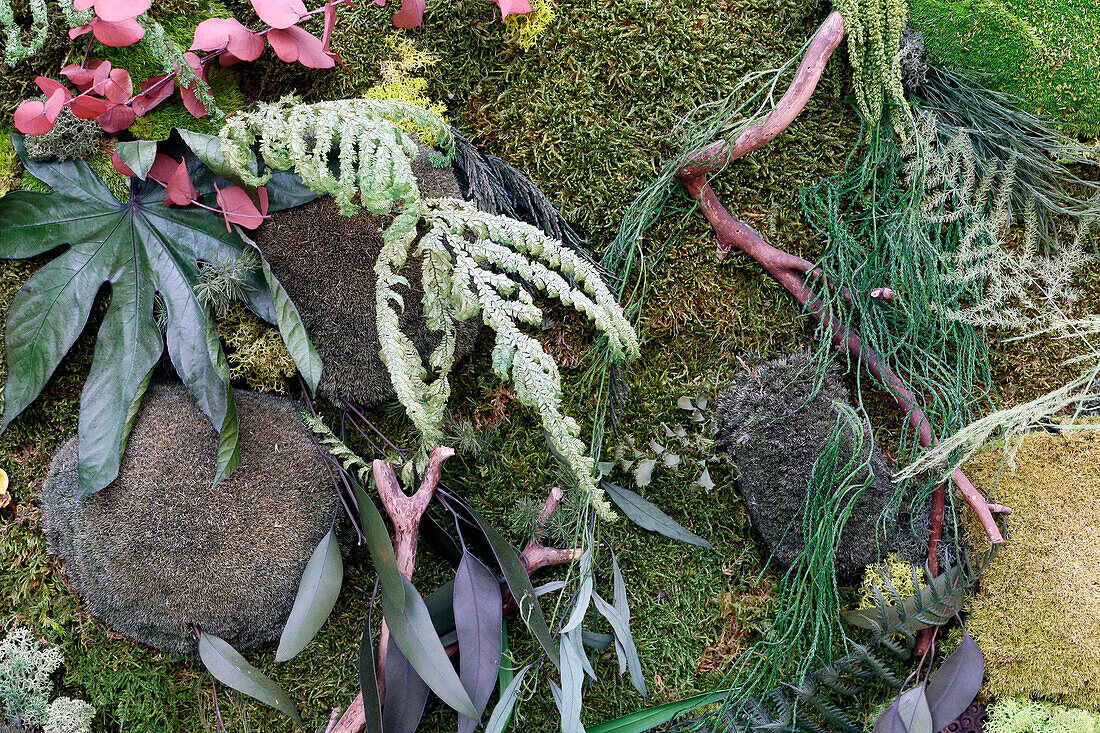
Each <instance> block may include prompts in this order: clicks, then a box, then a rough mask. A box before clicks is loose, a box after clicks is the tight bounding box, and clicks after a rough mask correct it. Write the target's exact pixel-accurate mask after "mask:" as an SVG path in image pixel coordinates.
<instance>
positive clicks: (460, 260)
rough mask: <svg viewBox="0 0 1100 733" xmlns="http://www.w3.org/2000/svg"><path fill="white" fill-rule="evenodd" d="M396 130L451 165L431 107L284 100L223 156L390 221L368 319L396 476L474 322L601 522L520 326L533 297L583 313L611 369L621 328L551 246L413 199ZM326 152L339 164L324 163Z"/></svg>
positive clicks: (438, 403) (536, 353)
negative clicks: (394, 447) (418, 263)
mask: <svg viewBox="0 0 1100 733" xmlns="http://www.w3.org/2000/svg"><path fill="white" fill-rule="evenodd" d="M405 123H412V124H413V125H414V129H426V130H429V131H430V132H432V133H433V134H434V135H435V139H434V140H432V141H430V142H433V143H435V144H437V145H439V146H440V147H442V148H443V149H444V150H445V155H444V156H439V155H435V158H434V159H433V161H432V162H433V163H435V164H436V165H445V164H446V163H447V162H448V161H449V160H450V157H451V156H452V155H453V153H454V138H453V136H452V132H451V128H450V127H449V126H448V125H447V124H446V123H444V122H443V120H442V119H440V118H439V117H438V116H437V115H435V114H434V113H432V112H431V111H429V110H425V109H423V108H420V107H417V106H415V105H412V104H408V103H405V102H397V101H391V100H345V101H341V102H325V103H319V104H315V105H293V104H292V102H291V100H289V99H284V100H283V101H281V102H279V103H278V104H273V105H261V107H260V109H259V110H258V111H257V112H254V113H250V114H246V115H238V116H236V117H234V118H233V119H232V120H230V121H229V123H228V124H226V126H225V127H224V128H223V130H222V134H221V139H222V145H223V152H224V154H225V156H226V159H227V160H229V161H230V162H231V164H232V165H233V166H234V167H235V168H236V169H237V171H238V173H239V174H240V175H241V176H242V177H243V178H245V179H246V180H247V181H248V182H250V183H252V184H254V185H261V184H263V183H264V182H266V180H267V177H268V175H269V174H258V173H256V171H257V170H258V165H257V163H256V161H255V159H254V156H253V153H252V145H253V144H254V143H257V142H258V143H259V150H260V154H261V156H262V157H263V160H264V162H265V163H266V164H267V165H268V166H270V167H272V168H276V169H284V170H285V169H288V168H294V170H295V171H296V172H297V173H298V174H299V175H300V176H301V177H302V180H303V181H304V182H305V183H306V184H307V185H308V186H310V187H311V188H312V189H313V190H315V191H317V192H319V193H323V194H331V195H332V196H333V197H334V198H335V199H336V202H337V204H338V205H339V207H340V210H341V212H342V213H344V214H346V215H351V214H354V213H355V211H357V210H358V208H359V206H360V205H362V206H363V207H365V208H367V209H368V210H370V211H371V212H372V213H375V214H386V213H389V212H390V211H391V210H393V211H394V213H395V216H394V219H393V221H392V222H391V223H390V224H389V226H388V227H387V228H386V230H385V232H384V233H383V247H382V251H381V252H380V253H379V256H378V261H377V264H376V266H375V274H376V275H377V282H376V284H375V292H376V297H377V302H376V317H377V329H378V335H379V341H380V342H381V344H382V351H381V354H380V356H381V358H382V362H383V364H385V365H386V369H387V371H388V372H389V374H390V379H391V381H392V383H393V387H394V391H395V392H396V394H397V398H398V400H399V401H400V402H401V404H402V405H403V406H404V408H405V411H406V414H407V415H408V416H409V418H410V419H411V420H412V422H413V424H414V425H415V426H416V428H417V430H418V431H419V433H420V437H421V450H420V451H419V453H418V457H417V459H416V460H415V461H410V462H408V463H406V465H405V470H406V471H407V472H408V473H407V475H406V478H409V477H410V476H411V473H412V472H413V471H415V470H418V469H420V468H423V466H424V464H425V461H426V459H427V455H428V451H429V450H430V449H431V448H432V447H433V446H435V445H438V444H440V443H441V442H442V441H443V440H444V434H443V420H444V417H445V410H446V407H447V401H448V398H449V397H450V392H451V383H450V378H449V377H450V372H451V370H452V368H453V367H454V362H455V344H456V335H457V331H456V328H457V324H458V322H459V321H465V320H468V319H470V318H477V317H480V318H481V320H482V321H483V322H484V323H485V324H486V325H487V326H489V327H490V328H491V329H493V331H495V333H496V343H495V345H494V348H493V364H492V368H493V372H494V373H495V374H496V375H497V376H499V377H500V378H501V379H504V380H510V381H511V382H512V384H513V385H514V388H515V394H516V398H517V399H518V400H519V401H520V402H521V403H522V404H524V405H526V406H528V407H533V408H535V409H536V410H537V411H538V413H539V415H540V417H541V419H542V426H543V429H544V430H545V432H546V434H547V439H548V440H549V441H550V444H551V447H552V448H553V450H554V451H555V453H556V454H557V455H559V456H561V457H562V459H563V461H564V462H565V463H566V465H568V466H569V468H570V470H571V473H572V476H573V478H574V480H575V481H576V483H577V485H578V486H580V488H581V489H582V490H583V491H584V492H586V493H587V494H588V495H589V497H590V499H591V502H592V504H593V506H594V507H595V508H596V510H597V512H599V513H600V514H601V515H602V516H604V517H605V518H610V517H611V516H613V514H612V512H611V507H610V505H609V504H608V503H607V500H606V499H604V498H603V492H602V490H601V489H600V488H599V487H598V486H597V484H596V479H595V464H594V461H593V460H592V458H590V457H589V456H587V455H585V445H584V443H583V442H582V441H581V440H580V438H579V433H580V426H579V425H578V424H577V422H576V421H575V420H574V419H573V418H571V417H569V416H567V415H565V414H564V410H563V407H562V390H561V375H560V374H559V372H558V367H557V364H556V363H555V362H554V360H553V359H552V358H551V357H550V356H549V355H548V354H547V353H546V352H545V351H544V350H543V348H542V345H541V344H540V343H539V341H538V339H537V338H535V337H533V336H530V335H528V334H527V333H526V332H525V331H524V330H523V326H529V327H537V326H539V325H540V324H541V323H542V319H543V315H542V310H541V309H540V308H539V307H538V306H537V305H536V304H535V301H534V295H533V293H536V292H537V293H539V294H542V295H545V296H548V297H551V298H554V299H556V300H558V301H560V302H561V303H563V304H565V305H571V306H573V307H574V309H576V310H577V311H578V312H580V313H582V314H584V315H585V316H586V317H587V318H588V319H589V320H590V321H592V322H593V323H594V324H595V325H596V326H597V327H598V328H599V329H600V330H601V331H602V332H603V333H604V334H605V337H606V338H607V340H608V344H609V348H610V350H611V352H612V354H614V356H615V358H617V359H620V360H626V359H630V358H634V357H636V356H637V354H638V350H639V347H638V340H637V337H636V336H635V335H634V331H633V329H632V328H631V326H630V324H629V323H628V322H627V321H626V319H625V317H624V315H623V313H622V311H621V309H620V308H619V305H618V303H617V301H616V299H615V297H614V295H612V293H611V292H610V291H609V290H608V288H607V286H606V285H605V284H604V282H603V280H602V279H601V277H600V273H599V271H598V270H597V269H596V267H594V266H593V265H592V264H591V263H590V262H589V261H588V260H587V259H586V258H584V257H582V256H580V255H579V254H577V253H576V252H575V251H574V250H572V249H570V248H568V247H566V246H565V245H563V244H562V243H561V242H559V241H557V240H554V239H550V238H549V237H547V236H546V235H545V234H543V233H542V232H541V231H539V230H538V229H537V228H535V227H533V226H531V225H528V224H525V223H523V222H520V221H516V220H514V219H509V218H506V217H502V216H495V215H491V214H487V213H485V212H483V211H480V210H478V209H477V208H476V207H474V206H472V205H469V204H467V203H466V202H464V201H459V200H457V199H447V198H444V199H434V200H427V201H425V200H422V198H421V195H420V190H419V187H418V185H417V181H416V176H415V174H414V173H413V169H412V162H413V160H414V159H415V158H416V157H417V156H418V155H419V154H420V152H419V148H418V146H417V143H416V141H415V140H414V139H413V138H412V137H411V136H410V135H409V134H408V133H407V132H405V130H404V129H403V128H402V127H401V126H400V125H401V124H405ZM334 152H336V153H337V157H336V158H335V159H331V160H330V156H331V155H332V154H333V153H334ZM333 167H336V168H338V170H339V173H338V175H333V172H332V168H333ZM356 197H358V202H359V203H358V204H357V203H356V202H355V200H354V199H356ZM409 257H417V258H420V259H421V260H422V263H423V264H422V282H423V285H424V299H423V309H424V314H425V317H426V319H427V324H428V327H429V328H431V329H432V330H434V331H437V332H439V333H441V334H442V338H441V340H440V343H439V346H438V347H437V348H436V349H435V350H434V351H433V352H432V354H431V355H430V357H429V359H428V364H427V365H425V364H424V361H423V359H422V358H421V356H420V354H419V353H418V351H417V349H416V347H415V345H414V344H413V343H412V341H411V339H410V338H409V337H408V336H407V335H406V334H404V333H403V332H402V330H401V326H400V314H401V311H402V310H403V308H404V306H405V303H404V300H403V297H402V296H401V294H400V292H399V291H400V290H401V289H402V288H403V287H405V286H407V284H408V283H407V281H406V280H405V278H403V277H402V276H401V275H400V274H399V273H400V272H401V270H402V268H403V267H404V266H405V264H406V262H407V261H408V259H409ZM429 370H430V371H429Z"/></svg>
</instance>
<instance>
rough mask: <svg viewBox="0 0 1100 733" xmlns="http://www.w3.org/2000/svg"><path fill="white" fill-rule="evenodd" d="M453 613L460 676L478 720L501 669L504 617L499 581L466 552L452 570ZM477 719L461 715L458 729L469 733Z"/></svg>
mask: <svg viewBox="0 0 1100 733" xmlns="http://www.w3.org/2000/svg"><path fill="white" fill-rule="evenodd" d="M454 614H455V624H456V626H455V630H456V631H457V632H458V669H459V678H460V679H461V680H462V684H463V686H464V687H465V688H466V692H468V693H469V694H470V699H471V700H472V701H473V703H474V707H475V708H476V709H477V711H478V720H479V719H480V715H481V713H482V712H484V710H485V706H486V705H487V704H488V703H489V696H490V695H492V694H493V687H494V685H495V684H496V680H497V675H498V674H499V672H500V655H501V651H502V650H503V639H502V635H501V630H502V628H503V627H502V624H503V620H504V619H503V609H502V607H501V593H500V582H499V581H498V580H497V577H496V575H495V574H493V573H492V572H491V571H490V570H489V568H487V567H485V565H483V564H482V562H481V561H480V560H478V559H477V558H476V557H474V556H473V555H471V554H470V553H468V552H467V553H465V554H464V555H463V556H462V562H460V563H459V565H458V572H457V573H456V574H455V584H454ZM478 720H475V719H473V718H467V717H465V716H461V715H460V716H459V718H458V731H459V733H472V731H473V730H474V728H476V727H477V724H478Z"/></svg>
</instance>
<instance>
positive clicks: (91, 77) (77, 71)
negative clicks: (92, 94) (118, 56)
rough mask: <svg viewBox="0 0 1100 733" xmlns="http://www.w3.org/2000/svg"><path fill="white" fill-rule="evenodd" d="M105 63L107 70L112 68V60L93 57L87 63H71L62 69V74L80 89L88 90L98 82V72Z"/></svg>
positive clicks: (82, 90)
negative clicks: (82, 64)
mask: <svg viewBox="0 0 1100 733" xmlns="http://www.w3.org/2000/svg"><path fill="white" fill-rule="evenodd" d="M104 65H106V67H107V71H108V72H109V71H110V70H111V62H110V61H106V60H104V59H92V60H91V61H89V62H88V63H87V64H86V65H84V66H81V65H80V64H69V65H68V66H66V67H65V68H63V69H62V70H61V74H62V76H64V77H65V78H66V79H68V80H69V82H70V83H71V84H72V85H73V86H74V87H76V88H77V90H78V91H81V92H86V91H88V90H89V89H91V88H92V85H93V84H95V82H96V73H97V72H98V71H99V69H100V68H102V67H103V66H104Z"/></svg>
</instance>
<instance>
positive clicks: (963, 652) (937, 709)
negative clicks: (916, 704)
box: [927, 631, 985, 731]
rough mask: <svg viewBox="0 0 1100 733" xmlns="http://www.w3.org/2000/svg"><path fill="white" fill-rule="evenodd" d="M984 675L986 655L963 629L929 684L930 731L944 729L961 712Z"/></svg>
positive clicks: (974, 693)
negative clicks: (960, 639) (953, 648)
mask: <svg viewBox="0 0 1100 733" xmlns="http://www.w3.org/2000/svg"><path fill="white" fill-rule="evenodd" d="M984 677H985V657H984V656H982V650H981V649H979V648H978V645H977V644H976V643H975V642H974V640H973V639H972V638H970V634H967V633H966V632H965V631H964V632H963V639H962V643H961V644H959V648H958V649H956V650H955V651H953V652H951V654H949V655H948V657H947V659H945V660H943V664H941V665H940V668H939V670H937V671H936V674H934V675H932V679H931V681H930V682H929V683H928V691H927V697H928V709H929V710H930V711H931V713H932V730H934V731H939V730H943V729H944V728H946V727H947V726H948V724H949V723H951V721H953V720H954V719H955V718H957V717H959V716H960V715H962V714H963V712H964V711H965V710H966V709H967V708H968V707H970V703H972V702H974V698H975V697H977V696H978V690H979V689H981V686H982V679H983V678H984Z"/></svg>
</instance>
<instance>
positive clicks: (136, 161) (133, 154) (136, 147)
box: [115, 140, 157, 181]
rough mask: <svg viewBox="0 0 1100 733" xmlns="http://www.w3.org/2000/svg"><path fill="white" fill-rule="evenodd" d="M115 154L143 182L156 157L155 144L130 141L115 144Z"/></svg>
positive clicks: (150, 141) (152, 142) (147, 141)
mask: <svg viewBox="0 0 1100 733" xmlns="http://www.w3.org/2000/svg"><path fill="white" fill-rule="evenodd" d="M115 152H116V153H118V157H120V158H122V162H123V163H125V164H126V165H128V166H129V167H130V170H132V171H133V172H134V173H136V174H137V177H138V178H140V179H141V180H143V181H144V180H145V175H146V174H147V173H148V172H149V169H150V168H152V167H153V161H154V160H156V157H157V144H156V143H155V142H154V141H152V140H131V141H129V142H120V143H116V144H115Z"/></svg>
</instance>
